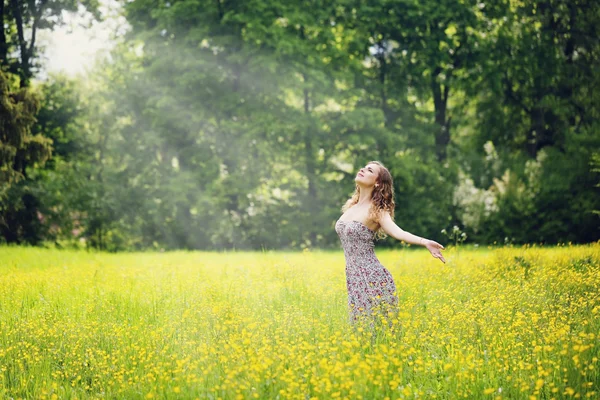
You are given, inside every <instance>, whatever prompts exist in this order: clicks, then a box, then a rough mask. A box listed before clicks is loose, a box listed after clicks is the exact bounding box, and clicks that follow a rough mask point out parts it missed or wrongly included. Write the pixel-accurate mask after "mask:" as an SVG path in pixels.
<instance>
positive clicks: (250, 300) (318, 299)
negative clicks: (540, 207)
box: [0, 244, 600, 399]
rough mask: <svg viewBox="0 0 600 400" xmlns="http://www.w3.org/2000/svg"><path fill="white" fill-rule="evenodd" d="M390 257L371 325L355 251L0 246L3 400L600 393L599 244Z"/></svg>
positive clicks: (384, 255)
mask: <svg viewBox="0 0 600 400" xmlns="http://www.w3.org/2000/svg"><path fill="white" fill-rule="evenodd" d="M377 255H378V257H379V259H380V260H381V262H382V263H383V265H385V266H386V267H387V268H388V269H389V270H390V272H391V273H392V275H393V276H394V279H395V281H396V285H397V287H398V296H399V299H400V306H401V311H400V314H399V316H398V318H397V319H396V320H394V321H393V323H394V327H393V329H391V328H385V329H381V330H377V331H375V332H373V331H370V330H369V329H363V328H359V327H356V326H351V325H349V323H348V313H347V309H346V287H345V275H344V259H343V254H342V252H341V251H337V252H324V251H323V252H321V251H315V252H310V251H309V252H303V253H282V252H263V253H242V252H231V253H208V252H207V253H202V252H172V253H158V254H151V253H140V254H116V255H115V254H101V253H86V252H76V251H59V250H44V249H31V248H27V249H25V248H6V247H4V248H0V398H28V399H29V398H36V399H38V398H39V399H51V398H60V399H75V398H77V399H81V398H127V399H142V398H146V399H149V398H202V399H218V398H222V399H238V398H239V399H245V398H291V399H310V398H317V399H325V398H352V399H355V398H364V399H373V398H386V397H388V398H390V399H397V398H407V399H414V398H436V399H457V398H468V399H522V398H525V399H529V398H532V399H533V398H535V399H551V398H555V399H562V398H571V397H573V398H600V388H599V386H600V374H599V372H598V368H599V367H600V365H599V363H598V358H599V354H600V343H599V339H598V335H599V332H600V244H595V245H589V246H561V247H555V248H539V247H535V246H533V247H531V246H524V247H509V248H494V249H479V250H474V249H467V248H461V251H460V254H459V253H457V252H456V248H449V249H448V250H446V251H445V252H444V256H445V257H446V259H447V260H448V262H447V263H446V264H442V263H441V262H439V260H437V259H434V258H432V257H431V256H430V255H429V253H427V252H426V251H424V250H422V249H420V250H418V251H412V250H408V249H404V250H395V251H383V250H381V251H377Z"/></svg>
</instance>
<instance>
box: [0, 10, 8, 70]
mask: <svg viewBox="0 0 600 400" xmlns="http://www.w3.org/2000/svg"><path fill="white" fill-rule="evenodd" d="M4 10H5V7H4V0H0V24H1V25H0V65H5V64H6V62H7V59H6V56H7V54H8V47H7V43H6V32H5V31H4Z"/></svg>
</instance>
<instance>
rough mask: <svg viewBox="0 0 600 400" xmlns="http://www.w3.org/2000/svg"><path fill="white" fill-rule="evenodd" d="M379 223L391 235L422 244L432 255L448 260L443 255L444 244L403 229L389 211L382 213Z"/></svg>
mask: <svg viewBox="0 0 600 400" xmlns="http://www.w3.org/2000/svg"><path fill="white" fill-rule="evenodd" d="M379 225H381V228H382V229H383V231H384V232H385V233H387V234H388V235H390V236H391V237H393V238H395V239H397V240H402V241H404V242H406V243H410V244H418V245H421V246H425V247H426V248H427V250H429V252H430V253H431V255H432V256H433V257H435V258H439V259H440V260H441V261H442V262H444V263H445V262H446V260H445V259H444V257H443V256H442V253H441V252H440V249H441V250H444V246H442V245H441V244H439V243H438V242H434V241H433V240H429V239H425V238H422V237H420V236H416V235H413V234H412V233H410V232H407V231H405V230H403V229H401V228H400V227H399V226H398V225H396V223H395V222H394V221H393V220H392V217H391V216H390V214H389V213H388V212H383V213H382V215H381V220H380V221H379Z"/></svg>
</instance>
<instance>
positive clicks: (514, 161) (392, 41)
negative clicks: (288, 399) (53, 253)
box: [0, 0, 600, 251]
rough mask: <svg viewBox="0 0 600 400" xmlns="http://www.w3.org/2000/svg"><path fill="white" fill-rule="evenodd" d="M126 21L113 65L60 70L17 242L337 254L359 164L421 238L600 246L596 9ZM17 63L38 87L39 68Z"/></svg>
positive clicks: (128, 12)
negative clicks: (382, 172) (382, 183)
mask: <svg viewBox="0 0 600 400" xmlns="http://www.w3.org/2000/svg"><path fill="white" fill-rule="evenodd" d="M52 4H53V7H54V6H56V7H55V8H53V10H54V11H57V10H59V9H61V8H62V9H69V7H71V6H74V5H75V4H79V2H77V1H67V2H65V1H64V0H61V1H58V0H57V1H55V2H52ZM82 4H83V3H82ZM85 6H86V7H89V9H90V10H95V9H96V8H95V7H96V6H95V3H93V2H87V3H85ZM123 7H124V8H123V10H124V15H125V16H126V18H127V20H128V22H129V24H130V25H131V27H132V29H131V31H130V32H129V33H128V34H127V36H126V37H124V38H122V40H121V41H120V42H119V43H118V45H117V46H116V48H115V50H114V51H113V53H112V55H111V61H110V62H104V63H102V64H100V65H98V66H97V70H96V71H95V72H94V73H93V74H92V75H90V76H89V77H88V79H87V80H86V81H72V80H69V79H67V78H64V77H59V76H55V77H52V78H51V80H50V81H49V82H48V83H46V84H44V85H42V86H41V87H40V99H41V105H40V106H39V111H38V109H37V108H35V110H34V109H31V112H30V113H29V114H27V115H29V117H27V118H29V119H27V118H26V119H23V120H21V121H20V122H19V121H17V122H14V121H16V120H13V123H12V126H13V129H14V130H15V132H16V131H19V130H20V132H29V131H31V133H32V136H33V137H38V138H39V141H42V142H43V143H50V142H49V141H50V140H51V141H52V143H53V153H54V156H53V158H52V159H51V160H50V161H49V162H47V163H46V164H45V165H43V166H42V165H41V164H39V165H38V164H36V162H35V161H33V159H27V160H26V162H23V163H22V164H21V168H20V170H21V172H20V173H21V174H22V175H25V173H27V175H28V178H29V179H28V180H27V182H25V183H26V184H25V183H23V186H21V187H19V188H18V190H17V189H16V188H15V192H14V193H12V194H10V196H11V197H10V198H11V199H12V200H11V203H10V204H11V206H10V207H8V208H6V210H8V211H6V213H5V215H6V216H7V218H8V217H10V218H11V219H12V220H13V221H21V220H22V221H30V222H28V223H27V224H28V225H27V224H26V225H27V226H29V227H26V226H25V225H23V226H21V225H18V224H17V225H18V226H17V225H14V227H13V230H14V231H15V232H21V233H18V234H17V236H18V237H22V236H23V235H24V233H22V232H25V230H28V232H31V233H30V234H27V235H28V236H30V237H34V236H35V237H36V238H37V239H36V241H40V240H47V241H55V242H56V243H58V244H61V245H85V246H91V247H96V248H101V249H106V250H111V251H117V250H125V249H144V248H158V249H161V248H165V249H171V248H186V249H216V248H237V249H246V248H248V249H250V248H253V249H259V248H307V247H334V246H337V244H338V238H337V236H336V234H335V231H334V230H333V224H334V222H335V220H336V219H337V218H338V217H339V211H340V208H341V206H342V204H343V203H344V202H345V201H346V199H347V198H348V197H349V196H350V195H351V194H352V191H353V189H354V174H355V171H356V169H357V168H359V167H360V166H362V165H364V163H366V162H367V161H370V160H374V159H375V160H379V161H382V162H383V163H384V164H385V165H386V166H387V167H388V168H389V169H390V171H391V173H392V175H393V177H394V180H395V181H394V184H395V189H396V193H395V195H396V204H397V208H396V222H397V223H398V225H399V226H400V227H401V228H403V229H406V230H408V231H409V232H414V233H416V234H419V235H422V236H427V237H429V238H431V239H433V240H437V241H443V240H445V238H444V237H443V236H442V232H441V231H442V229H445V230H446V232H448V231H449V230H451V229H453V227H454V226H456V227H457V228H458V229H459V230H460V231H461V232H464V233H465V237H466V238H467V239H466V240H468V241H474V242H483V243H493V242H518V243H525V242H529V241H536V242H537V241H541V242H549V243H557V242H565V241H573V242H587V241H593V240H597V239H598V238H599V235H600V232H599V231H598V229H597V226H598V210H599V209H600V204H598V202H599V201H600V200H599V199H600V196H598V194H599V193H598V186H597V184H598V179H597V177H595V175H594V174H595V173H596V172H597V170H594V168H596V169H597V168H598V167H597V165H598V164H597V163H598V161H597V160H598V158H597V156H594V155H593V154H592V149H595V148H598V147H599V146H600V136H599V134H598V132H600V131H599V129H598V128H599V125H598V121H599V119H598V117H599V115H600V113H599V110H598V105H599V104H600V101H599V100H600V99H599V98H598V93H597V91H593V90H591V89H590V88H592V87H595V86H598V84H599V83H600V82H599V81H598V78H599V76H600V74H599V73H598V70H599V69H598V68H597V66H598V64H599V56H600V46H599V44H598V41H597V40H594V38H595V37H597V28H596V27H597V26H598V21H599V18H600V17H599V16H598V12H599V11H600V6H599V5H598V4H597V2H592V1H591V0H578V1H576V2H567V3H565V2H561V1H558V0H544V1H542V2H537V3H531V4H530V3H523V2H522V3H511V4H507V3H506V2H500V1H492V2H486V3H481V2H475V1H466V2H459V3H457V2H452V1H441V2H440V1H438V2H431V1H424V2H416V1H412V0H385V1H380V2H377V3H376V4H375V3H373V2H368V1H362V0H336V1H334V0H330V1H325V2H313V1H308V2H302V3H293V2H292V3H289V2H288V3H285V2H279V1H270V0H249V1H245V2H241V1H228V2H224V1H216V2H215V1H205V0H170V1H163V0H133V1H130V2H127V3H126V4H124V6H123ZM26 8H27V7H25V6H24V8H23V10H25V9H26ZM54 11H53V12H54ZM24 15H26V17H27V18H29V19H28V20H29V21H32V20H31V17H32V14H27V11H26V10H25V14H24ZM12 17H13V16H12V14H10V13H9V14H5V18H4V19H5V20H6V21H8V23H7V24H6V25H5V28H6V32H9V33H10V35H9V36H11V35H12V36H11V38H15V39H11V41H10V48H11V50H14V49H15V48H16V47H15V46H16V44H17V43H18V40H17V39H16V38H17V36H15V35H16V32H17V31H16V30H15V28H16V25H15V24H16V23H15V22H11V21H13V18H12ZM27 18H26V19H27ZM40 21H41V20H40ZM56 22H57V23H58V22H59V21H56ZM53 23H54V22H53ZM26 25H27V24H26ZM0 42H2V41H1V40H0ZM6 43H9V42H6ZM13 53H14V52H13ZM13 53H11V54H13ZM32 54H33V53H32ZM13 61H14V60H13ZM8 64H10V65H12V66H13V67H15V66H17V67H18V66H20V67H19V68H21V70H19V71H17V70H18V68H17V70H15V71H16V72H18V73H19V75H20V76H21V80H20V82H19V81H18V80H16V79H15V82H14V83H13V86H14V85H15V84H21V85H22V84H23V82H25V80H24V79H23V78H24V77H25V78H26V75H27V73H26V72H27V71H26V70H25V69H24V68H25V66H24V64H23V59H21V60H20V61H19V62H9V63H8ZM23 93H28V92H23ZM23 96H25V95H23ZM23 101H24V102H23ZM23 101H22V102H21V104H23V105H25V104H29V103H28V101H29V100H27V99H26V97H23ZM3 104H4V103H3ZM31 104H33V103H31ZM21 107H24V106H21ZM5 109H7V110H8V108H6V107H5ZM23 115H24V114H23ZM2 121H4V120H2ZM36 121H37V122H36ZM35 135H37V136H35ZM17 137H18V135H17ZM42 142H39V143H42ZM39 143H38V144H39ZM2 146H3V147H2V149H4V150H2V152H1V153H2V155H1V156H2V157H3V158H4V159H6V160H8V159H9V158H10V157H16V156H15V155H13V153H11V151H12V150H10V149H9V148H8V147H7V145H6V144H4V141H3V142H2ZM13 147H14V146H13ZM30 147H31V149H30V153H31V154H34V153H35V151H34V150H35V146H33V144H32V145H31V146H30ZM47 148H48V149H49V147H47ZM38 150H40V149H38ZM15 154H16V153H15ZM40 154H41V153H40ZM40 154H38V155H40ZM42 158H43V157H42ZM42 158H40V160H42ZM594 163H596V164H594ZM5 164H6V165H9V164H10V163H5ZM5 164H2V165H5ZM13 164H14V163H13ZM590 165H591V166H592V168H590ZM594 165H596V167H594ZM6 168H8V167H6ZM6 168H5V170H9V169H6ZM13 169H14V170H15V171H16V170H18V169H19V168H16V169H15V168H13ZM15 176H16V175H15ZM26 195H28V196H32V197H31V198H29V200H28V204H30V205H31V206H30V207H29V208H27V207H24V206H23V204H25V201H24V196H26ZM19 213H24V214H19ZM34 215H35V216H36V217H35V218H34V217H33V216H34ZM33 221H37V222H35V223H34V222H33ZM453 239H454V240H455V241H456V240H457V238H456V237H453ZM461 240H462V239H461ZM395 244H396V243H394V240H392V239H391V238H388V239H387V240H386V241H385V242H384V243H383V245H384V246H388V245H395Z"/></svg>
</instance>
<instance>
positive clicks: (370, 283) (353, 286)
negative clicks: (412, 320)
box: [335, 219, 398, 322]
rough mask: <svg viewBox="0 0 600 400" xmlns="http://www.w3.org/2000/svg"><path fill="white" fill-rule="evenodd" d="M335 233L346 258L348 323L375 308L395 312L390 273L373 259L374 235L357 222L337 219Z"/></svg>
mask: <svg viewBox="0 0 600 400" xmlns="http://www.w3.org/2000/svg"><path fill="white" fill-rule="evenodd" d="M335 231H336V233H337V234H338V236H339V237H340V240H341V242H342V248H343V249H344V256H345V257H346V287H347V289H348V308H349V311H350V321H351V322H356V321H357V320H358V319H359V318H360V317H363V316H368V315H372V313H373V310H374V309H375V308H379V307H382V308H384V307H385V309H387V310H390V309H392V310H393V309H396V306H397V305H398V297H397V296H396V293H395V292H396V285H395V284H394V280H393V278H392V275H391V274H390V272H389V271H388V270H387V269H386V268H385V267H384V266H383V265H381V263H380V262H379V260H378V259H377V257H376V256H375V252H374V247H375V244H374V238H375V232H374V231H372V230H371V229H369V228H368V227H367V226H366V225H364V224H363V223H362V222H360V221H342V220H341V219H340V220H338V221H337V222H336V224H335ZM390 306H391V307H390Z"/></svg>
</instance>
